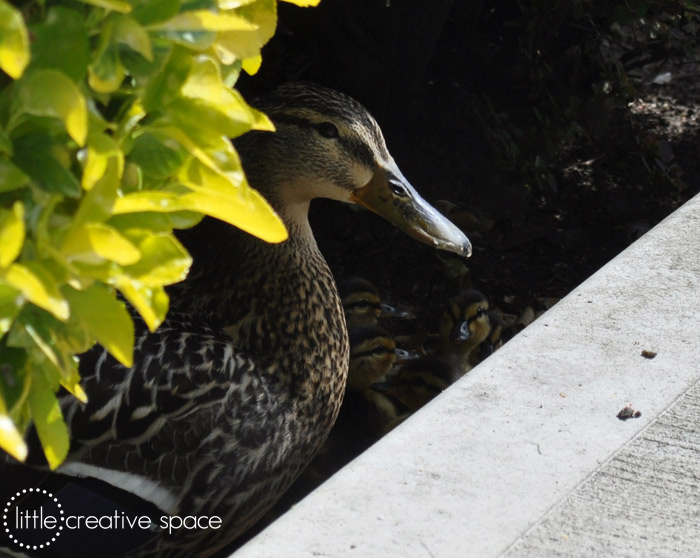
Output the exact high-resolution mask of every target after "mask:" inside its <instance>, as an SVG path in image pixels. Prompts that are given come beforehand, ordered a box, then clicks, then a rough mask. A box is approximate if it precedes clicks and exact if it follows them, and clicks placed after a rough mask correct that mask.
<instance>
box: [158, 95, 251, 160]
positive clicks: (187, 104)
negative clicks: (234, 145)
mask: <svg viewBox="0 0 700 558" xmlns="http://www.w3.org/2000/svg"><path fill="white" fill-rule="evenodd" d="M220 108H225V107H221V106H220V105H219V106H216V105H211V104H209V103H207V102H205V101H201V100H199V99H186V98H182V99H176V100H175V101H173V102H172V103H170V105H168V113H169V114H170V115H171V116H172V117H173V120H174V121H175V123H176V124H178V125H179V127H180V128H182V129H183V130H184V131H185V132H190V134H191V133H192V132H194V131H195V130H196V131H197V135H199V136H201V135H207V134H216V135H219V136H226V137H230V138H235V137H238V136H240V135H242V134H244V133H246V132H247V131H248V130H250V129H251V127H252V125H251V123H250V122H245V121H243V120H239V119H234V118H231V117H230V116H229V115H228V114H226V113H225V112H222V110H220ZM241 116H246V115H245V113H243V114H242V115H241ZM191 135H192V134H191ZM175 170H177V169H175Z"/></svg>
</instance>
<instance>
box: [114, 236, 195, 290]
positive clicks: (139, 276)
mask: <svg viewBox="0 0 700 558" xmlns="http://www.w3.org/2000/svg"><path fill="white" fill-rule="evenodd" d="M129 236H130V237H131V239H132V240H133V241H134V243H136V244H137V245H138V249H139V251H140V252H141V259H140V260H139V261H138V262H137V263H135V264H134V265H130V266H127V267H124V273H126V274H127V275H128V276H129V277H131V278H132V279H135V280H136V281H137V282H138V283H139V284H140V285H144V286H146V287H158V286H161V285H170V284H172V283H177V282H179V281H182V280H183V279H184V278H185V277H186V276H187V272H188V271H189V269H190V265H192V258H191V257H190V255H189V254H188V253H187V250H185V248H184V247H183V246H182V244H180V243H179V242H178V241H177V240H176V239H175V237H174V236H172V235H171V234H167V233H165V234H164V233H159V234H154V233H152V232H151V231H132V232H131V233H130V234H129Z"/></svg>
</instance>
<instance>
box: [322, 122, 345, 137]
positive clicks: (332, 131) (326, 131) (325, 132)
mask: <svg viewBox="0 0 700 558" xmlns="http://www.w3.org/2000/svg"><path fill="white" fill-rule="evenodd" d="M316 130H317V131H318V133H319V134H321V136H323V137H324V138H328V139H333V138H337V137H338V136H339V135H340V134H339V132H338V128H336V126H335V124H333V123H331V122H321V123H320V124H317V125H316Z"/></svg>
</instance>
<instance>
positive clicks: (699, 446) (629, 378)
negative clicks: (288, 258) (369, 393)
mask: <svg viewBox="0 0 700 558" xmlns="http://www.w3.org/2000/svg"><path fill="white" fill-rule="evenodd" d="M644 350H646V351H652V352H654V353H656V356H655V358H652V359H649V358H645V357H644V356H642V351H644ZM699 353H700V196H699V197H696V198H694V199H693V200H691V201H690V202H688V203H687V204H686V205H685V206H684V207H682V208H681V209H679V210H678V211H677V212H676V213H674V214H673V215H672V216H670V217H669V218H668V219H666V220H665V221H664V222H663V223H662V224H660V225H659V226H657V227H656V228H654V229H653V230H652V231H650V232H649V233H648V234H646V235H645V236H644V237H642V238H641V239H640V240H639V241H637V242H636V243H635V244H634V245H633V246H631V247H630V248H628V249H627V250H626V251H625V252H623V253H622V254H621V255H620V256H618V257H617V258H615V260H613V261H612V262H610V263H609V264H607V265H606V266H605V267H604V268H603V269H601V270H600V271H599V272H597V273H596V274H595V275H594V276H592V277H591V278H589V279H588V280H587V281H585V282H584V283H583V284H582V285H581V286H579V287H578V288H577V289H575V290H574V291H573V292H572V293H571V294H570V295H569V296H567V297H566V298H565V299H563V300H562V301H560V302H559V303H558V304H557V305H556V306H554V307H553V308H552V309H551V310H549V311H548V312H547V313H546V314H545V315H543V316H542V317H541V318H539V319H538V320H536V321H535V322H534V323H533V324H532V325H530V326H529V327H527V328H526V329H525V330H524V331H522V332H521V333H520V334H519V335H517V336H516V337H515V338H514V339H512V340H511V341H509V342H508V343H507V344H506V345H504V347H503V348H502V349H500V350H499V351H498V352H497V353H496V354H494V355H493V356H492V357H490V358H489V359H487V360H486V361H485V362H483V363H482V364H481V365H479V366H478V367H476V368H475V369H474V370H472V371H471V372H470V373H469V374H468V375H467V376H466V377H464V378H463V379H462V380H460V381H459V382H457V383H456V384H455V385H453V386H451V387H450V388H449V389H448V390H446V391H445V392H444V393H443V394H442V395H441V396H440V397H438V398H436V399H435V400H433V401H432V402H431V403H430V404H429V405H427V406H426V407H425V408H423V409H422V410H421V411H420V412H419V413H417V414H416V415H414V416H413V417H411V418H410V419H409V420H408V421H406V422H405V423H403V424H402V425H401V426H399V427H398V428H397V429H396V430H394V431H392V432H391V433H390V434H389V435H388V436H386V437H385V438H383V439H382V440H381V441H380V442H379V443H378V444H376V445H374V446H373V447H372V448H370V449H369V450H368V451H367V452H365V453H364V454H362V455H361V456H360V457H359V458H357V459H356V460H355V461H353V462H352V463H350V464H349V465H348V466H347V467H345V468H344V469H343V470H341V471H340V472H339V473H338V474H336V475H335V476H333V477H332V478H331V479H329V480H328V481H327V482H326V483H325V484H323V485H322V486H321V487H319V489H317V490H316V491H315V492H313V493H312V494H311V495H309V496H308V497H307V498H305V499H304V500H303V501H301V502H300V503H299V504H298V505H297V506H295V507H294V508H293V509H292V510H291V511H290V512H288V513H287V514H285V515H284V516H282V517H281V518H280V519H279V520H277V521H276V522H275V523H273V524H272V525H270V526H269V527H268V528H267V529H265V530H264V531H263V532H262V533H260V534H259V535H258V536H257V537H256V538H254V539H253V540H251V541H250V542H249V543H247V544H246V545H245V546H243V547H242V548H241V549H239V550H238V551H237V552H236V553H235V555H234V556H235V558H253V557H254V558H260V557H267V556H275V557H277V556H284V557H300V558H301V557H307V556H308V557H312V556H333V557H363V558H364V557H366V556H372V557H394V556H396V557H401V558H413V557H416V558H419V557H420V558H422V557H435V558H450V557H455V558H457V557H459V558H463V557H471V556H474V557H479V558H482V557H484V558H485V557H496V556H506V557H508V558H514V557H516V558H520V557H535V556H536V557H545V558H547V557H549V556H553V557H554V556H572V557H578V556H594V557H595V556H636V557H639V556H655V557H662V558H665V557H669V558H675V557H683V558H686V557H688V556H700V543H697V541H700V519H699V517H698V510H699V506H700V500H699V499H698V498H699V496H698V494H699V492H700V491H699V490H698V475H699V474H700V473H699V471H700V426H699V422H700V421H699V412H700V411H699V409H700V403H699V401H698V396H699V390H700V388H698V381H700V358H699ZM628 403H631V404H632V406H633V407H634V408H635V409H638V410H640V411H641V413H642V414H641V416H640V417H638V418H632V419H629V420H627V421H621V420H619V419H618V418H617V417H616V415H617V413H618V412H619V411H620V410H621V409H622V408H624V407H625V406H626V405H627V404H628Z"/></svg>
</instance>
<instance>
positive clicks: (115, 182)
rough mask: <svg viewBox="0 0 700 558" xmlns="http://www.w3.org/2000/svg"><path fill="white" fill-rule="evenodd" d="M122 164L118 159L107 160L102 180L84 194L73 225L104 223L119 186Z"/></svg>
mask: <svg viewBox="0 0 700 558" xmlns="http://www.w3.org/2000/svg"><path fill="white" fill-rule="evenodd" d="M122 167H123V162H122V161H121V159H120V158H119V157H109V158H108V159H107V169H106V170H105V172H104V174H103V175H102V178H100V179H99V180H98V181H97V182H95V184H94V185H93V186H92V188H91V189H90V191H89V192H88V193H87V194H85V196H84V197H83V199H82V201H81V202H80V205H79V206H78V210H77V211H76V213H75V216H74V217H73V225H74V226H77V225H80V224H83V223H87V222H92V221H97V222H101V221H106V220H107V219H109V217H110V216H111V215H112V208H113V206H114V201H115V200H116V198H117V193H118V190H119V185H120V175H119V171H120V168H122Z"/></svg>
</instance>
